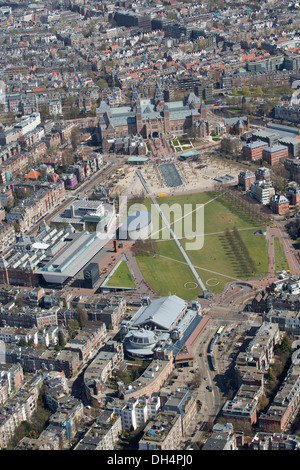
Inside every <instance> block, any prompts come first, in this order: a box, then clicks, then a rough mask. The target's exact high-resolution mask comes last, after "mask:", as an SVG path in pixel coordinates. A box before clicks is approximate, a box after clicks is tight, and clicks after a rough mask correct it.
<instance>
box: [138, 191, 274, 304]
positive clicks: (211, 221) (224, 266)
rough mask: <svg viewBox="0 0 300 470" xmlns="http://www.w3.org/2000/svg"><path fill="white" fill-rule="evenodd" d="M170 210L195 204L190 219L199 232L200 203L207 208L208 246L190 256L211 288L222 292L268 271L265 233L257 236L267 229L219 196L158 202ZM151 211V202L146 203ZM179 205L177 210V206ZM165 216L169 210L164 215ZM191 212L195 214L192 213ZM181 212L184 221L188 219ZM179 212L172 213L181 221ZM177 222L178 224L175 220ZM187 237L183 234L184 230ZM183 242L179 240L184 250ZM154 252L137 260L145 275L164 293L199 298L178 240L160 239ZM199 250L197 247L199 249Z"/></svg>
mask: <svg viewBox="0 0 300 470" xmlns="http://www.w3.org/2000/svg"><path fill="white" fill-rule="evenodd" d="M159 202H160V204H166V206H165V207H171V206H172V205H173V204H178V205H180V206H181V207H182V208H183V206H184V205H185V204H191V206H190V207H192V216H188V217H191V218H190V219H189V220H190V222H191V223H192V224H193V229H194V230H195V231H196V205H197V204H199V205H202V204H204V227H203V233H204V244H203V247H202V248H201V249H191V250H188V251H187V254H188V256H189V258H190V260H191V261H192V263H193V265H194V266H195V268H196V269H197V271H198V273H199V275H200V277H201V278H202V280H203V282H204V283H205V284H206V286H207V288H208V289H209V290H211V291H212V292H213V293H220V292H222V290H223V289H224V287H225V285H226V284H227V283H228V282H230V281H233V280H249V279H259V278H263V277H264V276H266V274H267V272H268V262H269V259H268V245H267V242H266V238H265V236H264V235H255V232H256V233H257V232H258V231H259V230H262V231H263V232H264V231H265V229H264V227H263V226H262V225H261V223H259V222H258V221H257V220H256V219H254V218H253V217H252V216H250V215H249V214H247V213H245V212H244V211H242V210H241V209H238V208H237V207H236V206H234V205H233V204H232V203H230V202H228V201H227V200H225V199H224V198H222V197H220V196H219V195H218V193H215V192H203V193H197V194H189V195H184V196H173V197H168V198H164V199H163V200H161V201H159ZM146 205H147V207H149V201H147V203H146ZM177 207H178V206H177ZM166 212H167V211H166ZM189 212H191V211H189ZM184 214H185V212H184V210H182V216H181V220H182V222H184V221H185V220H186V219H187V217H185V216H184ZM176 217H178V213H177V214H176V215H175V218H174V216H173V215H172V213H171V217H170V220H171V222H173V225H172V226H173V227H175V225H174V221H175V220H178V219H177V218H176ZM177 223H178V222H177ZM183 235H184V230H183ZM186 241H187V240H186V239H185V238H182V239H181V243H182V245H183V247H185V242H186ZM155 245H156V248H155V253H154V254H153V253H152V254H146V253H143V254H139V255H137V261H138V264H139V267H140V269H141V272H142V274H143V276H144V277H145V279H146V281H147V282H148V284H150V286H151V287H152V288H153V290H155V291H156V292H157V293H158V294H160V295H166V294H168V293H169V292H170V293H172V294H174V293H176V294H177V295H178V296H180V297H182V298H184V299H186V300H189V299H192V298H195V297H196V294H198V295H199V294H201V289H200V288H199V287H198V286H196V284H195V279H194V278H193V275H192V273H191V271H190V269H189V268H188V266H187V264H186V263H185V260H184V259H183V257H182V255H181V253H180V252H179V250H178V248H177V246H176V245H175V243H174V241H172V240H168V241H163V240H160V239H157V235H156V244H155ZM195 247H196V245H195Z"/></svg>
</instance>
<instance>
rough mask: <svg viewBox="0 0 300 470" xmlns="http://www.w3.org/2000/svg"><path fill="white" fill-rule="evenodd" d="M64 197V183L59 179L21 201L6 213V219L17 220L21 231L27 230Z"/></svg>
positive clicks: (9, 220)
mask: <svg viewBox="0 0 300 470" xmlns="http://www.w3.org/2000/svg"><path fill="white" fill-rule="evenodd" d="M65 197H66V193H65V186H64V184H63V183H62V182H60V181H58V182H57V183H53V184H51V185H50V186H47V187H45V188H41V189H40V190H38V191H36V192H35V193H34V194H33V195H32V196H30V197H29V198H27V199H25V200H23V201H21V202H20V203H19V205H18V206H16V207H14V208H13V209H12V210H11V211H10V212H9V213H8V214H7V221H8V222H17V223H18V224H19V227H20V230H21V231H22V232H23V231H27V230H28V229H30V228H31V227H32V226H33V225H34V224H35V223H36V222H38V221H39V220H40V219H41V218H42V217H44V216H45V215H46V214H48V213H49V212H51V210H53V209H54V208H55V207H56V206H58V205H59V204H60V203H61V202H62V201H63V200H64V199H65Z"/></svg>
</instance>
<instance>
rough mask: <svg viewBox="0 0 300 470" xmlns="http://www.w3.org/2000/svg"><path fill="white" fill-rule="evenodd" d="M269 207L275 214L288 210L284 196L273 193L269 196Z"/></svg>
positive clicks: (288, 206) (287, 203) (288, 205)
mask: <svg viewBox="0 0 300 470" xmlns="http://www.w3.org/2000/svg"><path fill="white" fill-rule="evenodd" d="M270 208H271V210H272V211H273V212H274V213H275V214H279V215H280V214H286V213H287V212H288V211H289V210H290V204H289V201H288V199H287V198H286V197H285V196H282V195H281V194H275V195H274V196H272V197H271V200H270Z"/></svg>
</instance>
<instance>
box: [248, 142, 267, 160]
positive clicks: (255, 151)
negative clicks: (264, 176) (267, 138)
mask: <svg viewBox="0 0 300 470" xmlns="http://www.w3.org/2000/svg"><path fill="white" fill-rule="evenodd" d="M267 147H268V144H267V143H266V142H263V141H261V140H257V141H255V142H249V143H248V144H245V145H244V146H243V149H242V151H243V157H244V158H247V159H249V160H252V161H256V160H261V159H262V153H263V149H265V148H267Z"/></svg>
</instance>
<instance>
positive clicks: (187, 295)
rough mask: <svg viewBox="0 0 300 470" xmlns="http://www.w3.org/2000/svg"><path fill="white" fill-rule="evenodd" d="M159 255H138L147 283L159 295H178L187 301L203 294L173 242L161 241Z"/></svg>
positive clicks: (158, 247)
mask: <svg viewBox="0 0 300 470" xmlns="http://www.w3.org/2000/svg"><path fill="white" fill-rule="evenodd" d="M156 247H157V250H156V251H157V254H155V255H153V254H150V253H149V254H147V253H144V254H140V255H137V262H138V265H139V268H140V270H141V272H142V273H143V276H144V278H145V280H146V282H147V283H148V284H149V285H150V286H151V287H152V289H153V290H154V291H155V292H156V293H157V294H159V295H161V296H165V295H169V294H176V295H177V296H178V297H181V298H182V299H185V300H193V299H196V298H197V297H198V296H199V295H201V294H202V290H201V288H200V286H198V284H197V283H196V282H195V278H194V276H193V274H192V272H191V270H190V268H189V267H188V266H187V264H186V263H185V260H184V258H183V256H182V255H181V253H180V251H179V249H178V247H177V245H176V244H175V242H174V241H173V240H166V241H159V242H157V244H156Z"/></svg>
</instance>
